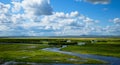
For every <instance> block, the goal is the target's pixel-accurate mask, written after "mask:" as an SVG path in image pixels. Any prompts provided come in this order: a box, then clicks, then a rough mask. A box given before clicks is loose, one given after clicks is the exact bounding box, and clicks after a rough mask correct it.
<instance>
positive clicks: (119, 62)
mask: <svg viewBox="0 0 120 65" xmlns="http://www.w3.org/2000/svg"><path fill="white" fill-rule="evenodd" d="M42 50H46V51H51V52H59V53H63V54H69V55H73V56H77V57H81V58H91V59H97V60H102V61H106V62H108V64H105V65H120V58H115V57H106V56H98V55H91V54H78V53H73V52H66V51H61V50H60V48H45V49H42ZM80 65H104V64H80Z"/></svg>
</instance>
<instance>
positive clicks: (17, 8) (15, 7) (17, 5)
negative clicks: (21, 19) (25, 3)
mask: <svg viewBox="0 0 120 65" xmlns="http://www.w3.org/2000/svg"><path fill="white" fill-rule="evenodd" d="M12 4H13V7H12V12H19V11H20V10H21V3H20V2H16V1H13V2H12Z"/></svg>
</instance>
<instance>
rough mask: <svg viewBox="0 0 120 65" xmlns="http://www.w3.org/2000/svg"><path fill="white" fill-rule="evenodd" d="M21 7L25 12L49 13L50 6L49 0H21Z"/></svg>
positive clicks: (50, 10) (50, 11)
mask: <svg viewBox="0 0 120 65" xmlns="http://www.w3.org/2000/svg"><path fill="white" fill-rule="evenodd" d="M22 7H23V8H24V10H25V13H28V14H34V15H38V16H39V15H51V14H52V7H51V5H50V2H49V0H23V1H22Z"/></svg>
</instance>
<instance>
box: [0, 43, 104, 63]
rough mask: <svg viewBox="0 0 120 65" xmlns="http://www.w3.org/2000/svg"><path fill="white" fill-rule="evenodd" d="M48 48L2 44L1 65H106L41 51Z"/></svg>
mask: <svg viewBox="0 0 120 65" xmlns="http://www.w3.org/2000/svg"><path fill="white" fill-rule="evenodd" d="M46 47H49V46H48V45H44V44H0V63H3V62H6V61H16V62H36V63H72V64H91V63H92V64H97V63H104V62H103V61H99V60H93V59H82V58H79V57H76V56H70V55H66V54H61V53H57V52H49V51H43V50H40V49H42V48H46ZM71 59H72V60H71ZM73 59H74V60H73ZM84 60H85V61H84Z"/></svg>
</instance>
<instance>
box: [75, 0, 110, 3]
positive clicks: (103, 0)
mask: <svg viewBox="0 0 120 65" xmlns="http://www.w3.org/2000/svg"><path fill="white" fill-rule="evenodd" d="M75 1H77V2H81V1H84V2H89V3H92V4H109V3H110V0H75Z"/></svg>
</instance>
